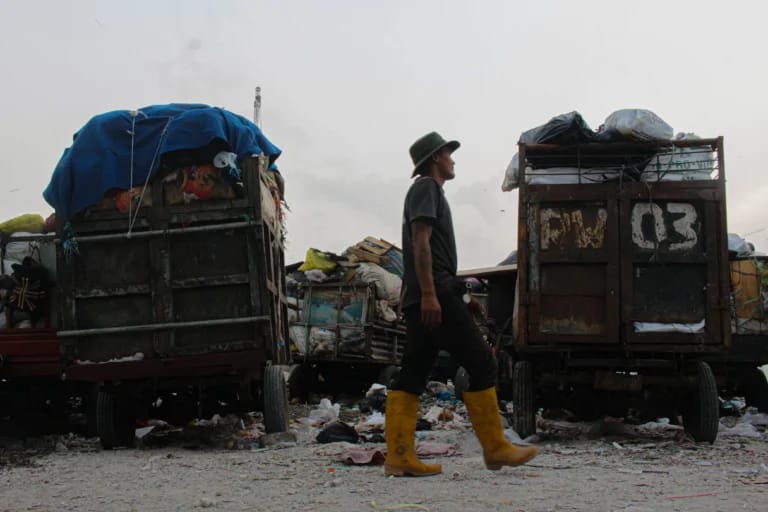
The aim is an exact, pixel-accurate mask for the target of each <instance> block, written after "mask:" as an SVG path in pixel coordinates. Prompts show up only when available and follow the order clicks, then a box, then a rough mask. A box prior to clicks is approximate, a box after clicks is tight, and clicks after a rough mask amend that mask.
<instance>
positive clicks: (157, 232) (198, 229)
mask: <svg viewBox="0 0 768 512" xmlns="http://www.w3.org/2000/svg"><path fill="white" fill-rule="evenodd" d="M260 224H261V223H260V222H252V221H246V222H230V223H227V224H213V225H210V226H192V227H188V228H171V229H154V230H151V231H134V232H132V233H114V234H110V235H92V236H79V237H77V241H78V242H103V241H106V240H124V239H125V240H131V239H135V238H151V237H154V236H161V235H181V234H186V233H205V232H210V231H225V230H227V229H239V228H247V227H249V226H258V225H260ZM56 243H61V240H59V239H57V240H56Z"/></svg>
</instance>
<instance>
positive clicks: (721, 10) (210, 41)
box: [0, 0, 768, 268]
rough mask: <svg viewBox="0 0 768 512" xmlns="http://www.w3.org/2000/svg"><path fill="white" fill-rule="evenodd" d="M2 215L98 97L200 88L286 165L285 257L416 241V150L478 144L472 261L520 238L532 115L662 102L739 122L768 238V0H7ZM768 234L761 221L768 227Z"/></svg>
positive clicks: (721, 121) (36, 205)
mask: <svg viewBox="0 0 768 512" xmlns="http://www.w3.org/2000/svg"><path fill="white" fill-rule="evenodd" d="M0 9H1V10H0V12H2V16H0V57H1V58H2V61H1V62H0V63H1V64H2V67H1V68H0V69H2V75H3V78H2V82H1V83H2V85H1V86H0V87H1V89H0V90H2V94H0V116H2V117H1V119H2V121H0V135H1V137H0V162H2V174H1V175H0V221H1V220H5V219H7V218H10V217H13V216H15V215H17V214H21V213H26V212H39V213H41V214H43V215H47V214H48V213H50V211H51V208H50V207H49V206H48V205H47V204H46V203H45V202H44V201H43V199H42V196H41V194H42V190H43V189H44V188H45V186H46V185H47V183H48V180H49V178H50V175H51V173H52V171H53V169H54V167H55V165H56V162H57V161H58V159H59V157H60V156H61V153H62V151H63V150H64V148H65V147H66V146H68V145H69V143H70V142H71V137H72V134H73V133H74V132H75V131H77V129H79V128H80V127H81V126H82V125H83V124H85V123H86V121H88V119H89V118H90V117H91V116H93V115H95V114H98V113H101V112H105V111H109V110H115V109H127V108H138V107H141V106H144V105H148V104H159V103H168V102H201V103H208V104H212V105H217V106H222V107H225V108H228V109H230V110H232V111H235V112H238V113H241V114H243V115H246V116H247V117H251V115H252V102H253V89H254V87H255V86H256V85H260V86H261V87H262V90H263V109H262V120H263V129H264V131H265V133H266V135H267V136H268V137H269V138H270V139H271V140H272V141H273V142H274V143H275V144H277V145H278V146H279V147H280V148H282V149H283V155H282V156H281V158H280V160H279V161H278V163H279V166H280V169H281V171H282V172H283V174H284V176H285V178H286V181H287V201H288V203H289V205H290V207H291V209H292V212H291V213H290V214H289V216H288V231H289V245H288V248H287V261H289V262H291V261H298V260H300V259H302V258H303V255H304V252H305V251H306V249H307V248H308V247H317V248H320V249H324V250H330V251H334V252H341V251H343V250H344V249H345V248H346V247H348V246H349V245H351V244H353V243H355V242H357V241H359V240H361V239H362V238H364V237H365V236H366V235H373V236H378V237H381V238H384V239H387V240H390V241H392V242H396V243H398V245H399V242H400V218H401V212H402V201H403V197H404V194H405V192H406V190H407V188H408V186H409V184H410V180H409V176H410V170H411V163H410V159H409V157H408V147H409V146H410V144H411V143H412V142H413V141H414V140H415V139H416V138H418V137H419V136H421V135H423V134H424V133H426V132H428V131H431V130H437V131H439V132H441V133H442V134H443V135H444V136H446V137H448V138H456V139H458V140H460V141H461V143H462V147H461V149H459V150H458V151H457V152H456V153H455V154H454V158H455V160H456V170H457V179H456V180H455V181H453V182H450V183H448V184H447V185H446V193H447V196H448V198H449V200H450V202H451V206H452V209H453V214H454V223H455V226H456V232H457V241H458V245H459V265H460V267H462V268H468V267H477V266H488V265H494V264H496V263H498V262H499V261H500V260H501V259H503V258H504V257H505V256H506V255H507V254H508V253H509V252H510V251H511V250H512V249H514V248H515V246H516V232H517V228H516V214H517V199H516V193H514V192H512V193H502V192H501V182H502V179H503V173H504V169H505V167H506V165H507V163H508V162H509V160H510V158H511V157H512V155H513V154H514V153H515V151H516V147H515V143H516V141H517V138H518V136H519V134H520V132H522V131H524V130H526V129H528V128H532V127H534V126H537V125H539V124H542V123H544V122H546V121H547V120H549V119H550V118H551V117H552V116H554V115H557V114H560V113H563V112H568V111H571V110H578V111H579V112H581V114H582V115H583V116H584V117H585V119H586V120H587V121H588V122H589V124H590V125H591V126H592V127H593V128H596V127H597V126H599V125H600V124H601V123H602V122H603V121H604V119H605V117H606V116H607V115H608V114H610V113H611V112H612V111H614V110H617V109H619V108H647V109H650V110H653V111H654V112H656V113H657V114H658V115H659V116H661V117H662V118H663V119H664V120H666V121H667V122H668V123H669V124H671V125H672V127H673V128H674V129H675V132H678V131H685V132H690V131H692V132H696V133H697V134H699V135H702V136H707V137H710V136H717V135H723V136H725V140H726V151H725V157H726V169H727V176H728V221H729V230H730V231H735V232H738V233H741V234H742V235H745V234H747V233H750V232H755V233H754V234H752V235H750V236H748V237H747V238H748V239H750V240H751V241H753V242H754V243H755V244H756V246H757V247H758V249H762V250H763V251H768V229H765V230H764V231H758V230H761V229H763V228H766V227H768V215H766V213H765V212H766V209H767V208H768V207H766V199H768V179H767V178H768V169H766V166H765V164H764V162H766V160H768V153H767V152H768V145H766V144H765V140H766V126H768V99H767V96H766V95H767V94H768V66H767V65H766V62H768V59H767V58H766V57H768V36H767V35H766V29H765V19H766V18H767V17H768V16H766V15H767V14H768V4H766V3H765V2H758V1H750V2H747V1H734V2H722V1H703V0H700V1H692V2H687V1H686V2H683V1H671V0H667V1H645V2H642V3H640V2H632V3H630V2H621V1H615V0H614V1H588V0H581V1H538V2H516V1H511V0H508V1H472V2H470V1H447V0H443V1H415V0H410V1H400V0H387V1H384V2H381V1H380V2H374V1H364V0H348V1H337V0H324V1H319V0H318V1H289V0H284V1H271V2H266V1H226V0H221V1H216V2H213V1H210V2H203V1H190V0H187V1H183V2H182V1H179V2H175V1H174V2H171V1H161V0H155V1H152V2H150V1H132V2H107V1H88V2H86V1H75V0H68V1H31V0H30V1H23V0H18V1H15V0H0ZM756 231H757V232H756Z"/></svg>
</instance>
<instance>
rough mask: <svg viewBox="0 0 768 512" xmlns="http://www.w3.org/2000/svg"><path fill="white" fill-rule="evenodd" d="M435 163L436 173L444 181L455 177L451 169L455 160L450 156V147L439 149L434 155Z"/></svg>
mask: <svg viewBox="0 0 768 512" xmlns="http://www.w3.org/2000/svg"><path fill="white" fill-rule="evenodd" d="M435 164H436V165H437V172H438V174H439V175H440V176H441V177H442V178H443V179H445V180H446V181H448V180H452V179H453V178H455V177H456V173H455V171H454V169H453V168H454V165H455V162H454V161H453V158H451V150H450V149H448V148H443V149H441V150H440V151H439V152H438V154H437V155H436V156H435Z"/></svg>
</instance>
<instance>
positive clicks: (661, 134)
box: [605, 108, 674, 140]
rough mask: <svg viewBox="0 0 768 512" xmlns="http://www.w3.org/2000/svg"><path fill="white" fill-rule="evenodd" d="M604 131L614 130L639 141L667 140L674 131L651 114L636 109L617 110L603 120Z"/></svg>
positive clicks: (647, 111) (648, 111)
mask: <svg viewBox="0 0 768 512" xmlns="http://www.w3.org/2000/svg"><path fill="white" fill-rule="evenodd" d="M605 129H606V130H616V131H618V132H619V133H621V134H622V135H626V136H628V137H633V138H635V139H639V140H669V139H671V138H672V135H673V134H674V131H673V130H672V127H671V126H669V125H668V124H667V123H666V122H664V120H663V119H661V118H660V117H659V116H657V115H656V114H654V113H653V112H651V111H650V110H643V109H637V108H629V109H623V110H617V111H616V112H614V113H613V114H611V115H609V116H608V118H607V119H606V120H605Z"/></svg>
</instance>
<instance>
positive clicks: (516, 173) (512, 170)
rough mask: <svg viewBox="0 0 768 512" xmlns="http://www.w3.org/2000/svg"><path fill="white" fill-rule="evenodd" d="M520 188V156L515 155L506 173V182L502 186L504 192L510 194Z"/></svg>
mask: <svg viewBox="0 0 768 512" xmlns="http://www.w3.org/2000/svg"><path fill="white" fill-rule="evenodd" d="M519 186H520V155H519V154H518V153H515V156H513V157H512V160H511V161H510V162H509V165H508V166H507V170H506V171H504V181H503V182H502V184H501V191H502V192H510V191H512V190H515V189H516V188H517V187H519Z"/></svg>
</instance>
